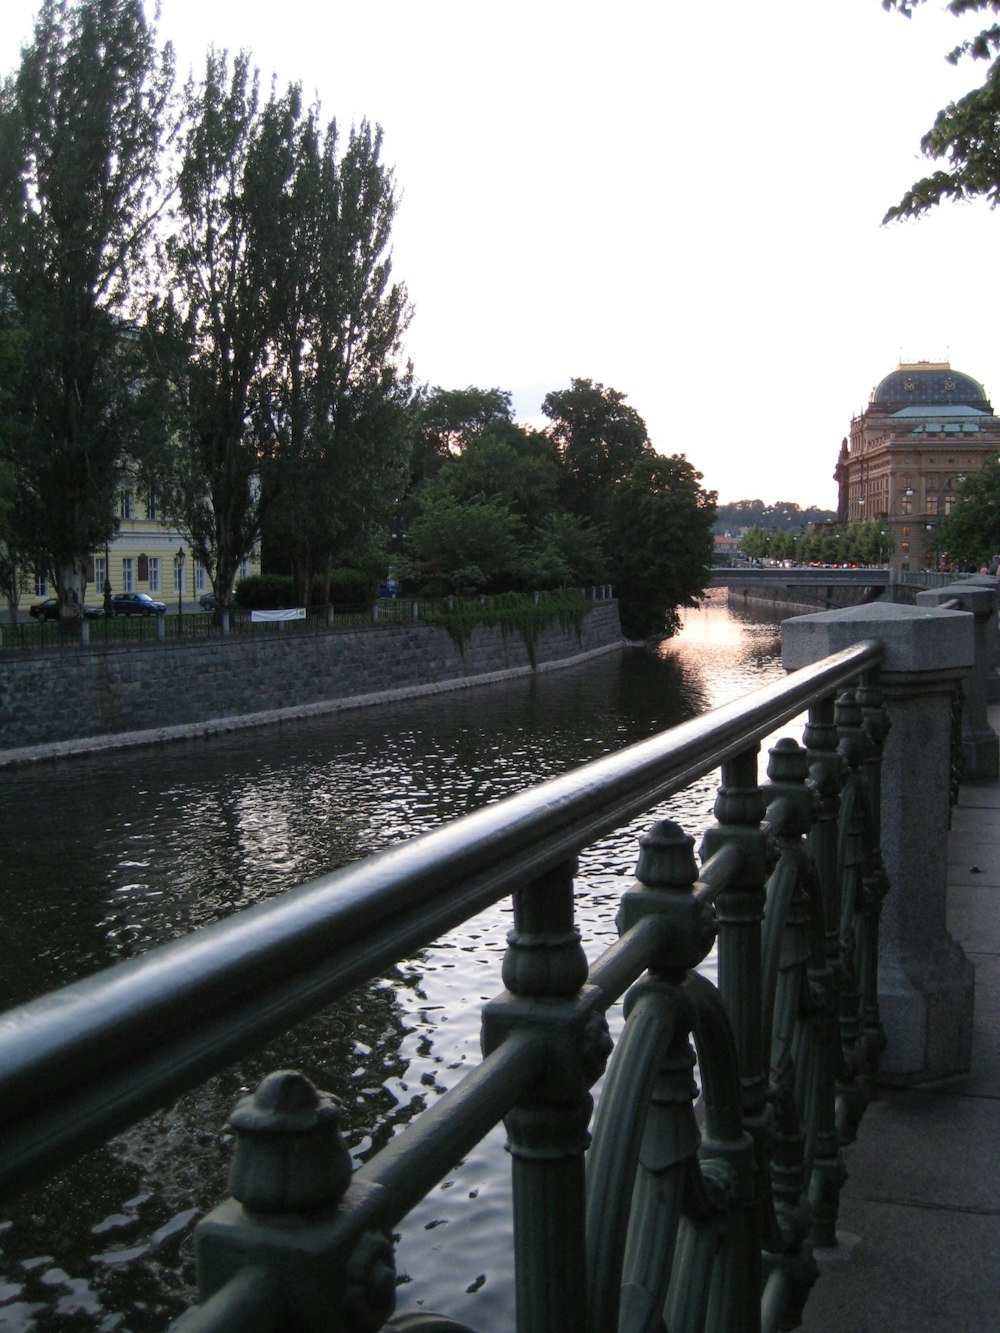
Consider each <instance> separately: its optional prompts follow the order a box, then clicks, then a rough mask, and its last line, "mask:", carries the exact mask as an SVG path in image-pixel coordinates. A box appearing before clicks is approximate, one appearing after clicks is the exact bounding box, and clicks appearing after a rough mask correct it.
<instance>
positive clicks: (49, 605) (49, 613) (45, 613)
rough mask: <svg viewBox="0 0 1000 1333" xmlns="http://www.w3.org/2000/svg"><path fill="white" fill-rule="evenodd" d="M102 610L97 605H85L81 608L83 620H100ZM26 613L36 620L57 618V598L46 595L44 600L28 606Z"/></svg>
mask: <svg viewBox="0 0 1000 1333" xmlns="http://www.w3.org/2000/svg"><path fill="white" fill-rule="evenodd" d="M103 614H104V612H103V611H102V610H101V608H100V607H99V606H85V607H84V608H83V618H84V620H100V618H101V616H103ZM28 615H29V616H34V618H35V619H36V620H58V619H59V598H58V597H46V599H45V601H44V602H36V603H35V605H34V606H29V607H28Z"/></svg>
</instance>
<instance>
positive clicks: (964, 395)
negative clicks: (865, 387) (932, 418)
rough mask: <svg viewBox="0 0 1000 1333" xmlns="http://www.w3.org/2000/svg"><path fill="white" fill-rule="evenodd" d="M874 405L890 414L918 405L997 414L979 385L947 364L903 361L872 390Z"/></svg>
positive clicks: (945, 362) (943, 362)
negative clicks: (970, 408)
mask: <svg viewBox="0 0 1000 1333" xmlns="http://www.w3.org/2000/svg"><path fill="white" fill-rule="evenodd" d="M871 403H872V406H878V407H881V408H883V409H888V410H889V411H893V410H898V409H899V408H902V407H911V406H916V405H919V406H921V407H930V406H939V407H950V408H955V407H960V406H962V405H965V406H966V407H977V408H980V409H981V410H983V411H986V412H992V410H993V409H992V408H991V407H990V404H989V400H988V399H987V397H986V390H985V389H984V388H983V386H982V385H981V384H980V383H979V381H978V380H974V379H973V378H972V376H971V375H965V374H963V373H962V372H961V371H959V370H952V368H951V366H950V365H949V363H948V362H947V361H901V362H900V363H899V365H898V366H897V367H896V369H895V370H894V371H893V372H892V373H891V374H890V375H886V377H885V379H884V380H882V382H881V383H880V384H879V385H878V386H877V387H876V388H875V389H873V390H872V396H871Z"/></svg>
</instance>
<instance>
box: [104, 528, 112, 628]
mask: <svg viewBox="0 0 1000 1333" xmlns="http://www.w3.org/2000/svg"><path fill="white" fill-rule="evenodd" d="M104 619H105V620H110V619H111V549H110V547H109V545H108V543H107V540H105V542H104Z"/></svg>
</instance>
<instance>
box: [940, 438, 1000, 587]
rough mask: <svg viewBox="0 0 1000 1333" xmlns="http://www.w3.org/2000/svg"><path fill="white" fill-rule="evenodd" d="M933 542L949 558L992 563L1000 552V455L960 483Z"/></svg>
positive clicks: (980, 563)
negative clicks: (953, 500)
mask: <svg viewBox="0 0 1000 1333" xmlns="http://www.w3.org/2000/svg"><path fill="white" fill-rule="evenodd" d="M934 543H935V546H936V547H937V548H938V550H939V551H941V552H942V553H947V557H948V559H949V560H952V561H959V562H961V563H963V564H970V565H972V566H973V567H976V568H978V567H979V566H980V565H989V564H991V562H992V561H993V559H994V558H995V556H996V555H997V553H998V552H1000V456H995V457H993V458H990V459H989V460H988V461H987V462H986V463H985V464H984V465H983V467H982V468H981V469H980V470H979V471H978V472H976V473H975V474H974V475H973V476H971V477H967V478H966V479H965V481H963V482H962V483H961V485H960V487H959V492H958V500H957V503H956V505H955V508H954V509H953V510H952V512H951V513H950V514H949V515H948V516H947V517H946V518H943V519H942V520H941V522H940V523H939V524H938V526H937V531H936V532H935V535H934Z"/></svg>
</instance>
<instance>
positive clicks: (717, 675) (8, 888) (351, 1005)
mask: <svg viewBox="0 0 1000 1333" xmlns="http://www.w3.org/2000/svg"><path fill="white" fill-rule="evenodd" d="M724 596H725V594H724V593H716V594H713V595H712V596H711V598H710V599H709V601H708V602H707V603H706V605H705V606H704V607H702V608H700V609H698V610H696V611H689V612H687V613H686V615H685V617H684V627H683V630H682V632H681V634H680V635H679V636H677V637H676V638H674V639H671V640H666V641H664V642H663V643H662V644H661V645H659V648H658V650H655V651H654V650H651V649H630V650H627V651H625V652H623V653H622V654H612V655H609V656H607V657H603V658H598V659H595V660H594V661H593V662H591V663H590V664H587V665H583V666H579V667H574V668H571V669H568V670H565V671H559V672H552V673H546V674H543V675H540V676H537V677H535V678H531V679H525V680H518V681H512V682H509V683H506V684H502V685H493V686H488V687H484V688H478V689H472V690H468V691H461V692H456V693H451V694H445V695H434V696H432V697H430V698H427V699H423V700H420V701H407V702H402V703H394V704H391V705H385V706H382V707H376V708H370V709H365V710H359V711H354V712H347V713H339V714H333V715H330V716H328V717H325V718H319V719H310V720H303V721H298V722H294V723H288V724H282V725H276V726H273V727H267V728H263V729H259V730H255V731H252V732H239V733H233V734H230V735H223V736H216V737H212V738H210V739H207V740H205V739H200V740H198V741H191V742H185V743H179V744H174V745H171V746H166V747H156V748H148V749H142V750H132V751H120V752H118V753H115V754H102V755H95V756H90V757H83V758H79V759H74V760H71V761H61V762H58V763H52V764H46V765H40V766H36V767H31V768H20V769H12V770H7V771H4V772H0V799H2V802H3V808H4V820H5V856H4V861H3V869H2V892H3V920H4V936H5V938H4V966H3V969H2V970H0V1007H2V1008H6V1007H8V1006H10V1005H13V1004H16V1003H18V1002H21V1001H23V1000H26V999H28V998H31V997H33V996H36V995H39V994H42V993H44V992H45V991H47V990H50V989H52V988H54V987H56V986H59V985H61V984H64V983H65V982H67V981H70V980H73V979H75V978H77V977H80V976H83V975H86V974H88V973H91V972H93V971H95V970H97V969H100V968H103V967H107V966H110V965H111V964H113V963H114V962H116V961H118V960H119V959H123V958H127V957H129V956H131V955H133V954H135V953H137V952H140V951H142V950H144V949H147V948H149V947H150V946H152V945H154V944H156V943H158V942H160V941H163V940H165V939H169V938H172V937H174V936H177V935H180V934H183V933H186V932H187V931H189V930H191V929H194V928H196V927H198V926H200V925H203V924H206V923H207V922H210V921H214V920H217V919H219V918H220V917H222V916H225V915H227V914H229V913H231V912H234V911H236V910H238V909H240V908H242V907H245V906H248V905H250V904H252V903H254V902H258V901H260V900H262V899H264V898H267V897H271V896H273V895H274V894H277V893H280V892H282V891H283V890H284V889H287V888H289V887H291V886H293V885H295V884H298V883H301V882H302V881H304V880H307V879H310V878H312V877H313V876H315V875H317V874H319V873H321V872H324V871H328V870H331V869H333V868H335V867H337V866H339V865H343V864H345V863H347V862H349V861H352V860H355V859H357V858H359V857H362V856H365V855H367V854H369V853H371V852H374V851H377V850H379V849H381V848H384V847H385V846H387V845H389V844H391V843H394V842H397V841H399V840H401V839H404V838H408V837H411V836H413V835H415V834H417V833H420V832H423V831H425V830H427V829H429V828H432V827H434V826H436V825H438V824H439V823H440V822H442V821H443V820H445V819H448V818H450V817H452V816H454V815H458V814H462V813H465V812H466V811H468V810H471V809H473V808H475V807H476V806H479V805H482V804H484V803H486V802H489V801H496V800H499V799H501V798H503V797H504V796H506V795H508V794H511V793H513V792H515V791H518V790H520V789H522V788H523V787H524V786H526V785H530V784H533V783H536V782H539V781H542V780H544V779H545V778H548V777H551V776H554V775H556V774H558V773H561V772H564V771H566V770H567V769H569V768H571V767H573V766H574V765H577V764H580V763H583V762H585V761H586V760H589V759H592V758H595V757H597V756H598V755H601V754H605V753H607V752H609V751H611V750H615V749H619V748H621V747H622V746H625V745H628V744H630V743H631V742H633V741H637V740H641V739H643V738H645V737H646V736H649V735H651V734H652V733H653V732H655V731H658V730H661V729H663V728H665V727H668V726H671V725H673V724H675V723H677V722H679V721H682V720H683V719H684V718H686V717H689V716H691V715H693V714H695V713H699V712H703V711H705V710H706V709H708V708H712V707H715V706H716V705H718V704H720V703H723V702H726V701H727V700H728V699H730V698H733V697H735V696H738V695H740V694H744V693H746V692H747V691H748V690H751V689H754V688H756V687H757V686H758V685H761V684H764V683H766V682H767V681H769V680H771V679H774V678H775V677H776V676H778V675H780V674H781V664H780V658H779V634H778V627H777V623H776V622H774V621H760V620H755V619H753V618H751V617H749V616H747V615H746V614H744V613H740V612H736V611H732V612H730V611H729V610H728V609H727V607H726V604H725V601H724ZM191 688H192V689H197V681H194V680H193V681H192V682H191ZM713 798H714V786H713V785H712V784H711V783H710V782H708V781H706V782H704V783H702V784H698V785H697V786H695V787H693V788H692V789H690V790H689V791H687V792H685V793H682V794H681V795H680V796H678V797H676V798H674V799H673V800H672V801H671V802H670V804H669V809H668V808H666V807H665V808H664V809H663V810H661V811H659V812H658V814H659V815H662V814H665V813H669V814H670V815H671V817H673V818H677V819H679V820H680V821H681V822H682V823H683V824H684V826H685V828H686V829H687V831H688V832H690V833H692V834H694V835H695V836H696V837H697V836H698V834H699V833H700V831H701V830H702V829H703V828H704V827H705V825H706V824H707V823H708V822H709V821H710V819H711V805H712V800H713ZM650 822H651V817H649V816H647V817H645V818H644V819H643V820H642V821H640V822H639V823H638V824H637V825H636V826H635V827H633V828H630V829H627V830H623V831H621V832H619V833H618V834H616V835H615V836H613V837H611V838H608V839H605V840H603V841H602V842H601V843H600V844H598V845H597V846H596V847H595V848H593V849H590V850H589V851H588V852H587V853H586V854H585V856H584V857H583V858H582V859H581V870H580V878H579V886H580V890H579V904H580V911H579V922H580V926H581V930H582V932H583V935H584V943H585V947H586V949H587V952H588V954H589V955H590V956H591V957H593V956H595V955H596V953H598V952H599V951H600V950H601V949H602V948H604V947H605V946H606V945H607V944H608V943H610V942H611V940H612V939H613V938H614V913H615V909H616V906H617V901H618V896H619V894H620V893H621V891H622V889H623V888H624V887H625V885H626V884H627V882H628V879H629V878H630V877H631V875H632V873H633V870H634V866H635V858H636V838H637V836H638V834H639V833H641V832H642V830H643V829H644V828H645V827H646V826H648V824H649V823H650ZM508 928H509V905H508V904H501V905H498V906H497V907H495V908H492V909H490V910H489V911H488V912H485V913H483V914H482V915H481V916H479V917H477V918H475V919H474V920H473V921H471V922H468V923H466V924H465V926H463V927H462V928H460V929H459V930H457V931H455V932H453V934H451V935H450V936H448V937H447V938H446V939H445V940H442V941H439V942H438V943H437V944H435V945H434V946H433V947H431V948H429V949H427V950H424V951H422V952H421V953H420V954H419V955H417V956H416V957H414V958H412V959H409V960H407V961H405V962H403V963H401V964H400V965H399V966H398V967H396V968H395V969H393V970H392V971H391V973H390V974H388V975H387V976H385V977H383V978H381V979H379V980H378V981H377V982H373V983H371V984H369V985H368V986H366V987H363V988H362V989H361V990H359V991H358V992H357V993H355V994H354V995H352V996H351V997H349V998H348V999H347V1000H345V1001H343V1002H341V1003H338V1004H337V1005H334V1006H332V1007H331V1008H329V1009H327V1010H325V1011H324V1012H323V1013H322V1014H320V1015H319V1016H317V1017H316V1018H315V1019H313V1020H311V1021H310V1022H309V1023H307V1024H305V1025H303V1026H302V1027H301V1028H299V1029H297V1030H295V1031H294V1032H292V1033H290V1034H288V1036H287V1037H285V1038H283V1039H281V1040H280V1041H277V1042H275V1043H273V1044H272V1046H271V1047H270V1048H269V1049H268V1050H266V1051H263V1052H261V1053H260V1054H259V1056H258V1057H257V1058H255V1059H254V1060H252V1061H245V1062H243V1063H242V1064H241V1065H240V1066H239V1067H238V1068H231V1069H226V1070H222V1071H220V1072H219V1073H218V1075H217V1076H216V1077H214V1078H213V1079H212V1080H210V1082H209V1083H208V1084H206V1085H205V1087H204V1088H202V1089H199V1090H198V1091H197V1093H193V1094H191V1095H190V1096H188V1097H184V1098H182V1099H180V1100H179V1101H178V1102H177V1103H176V1104H174V1105H173V1106H171V1107H170V1108H168V1109H166V1110H164V1111H163V1112H161V1113H159V1114H157V1115H155V1116H153V1117H150V1118H149V1119H148V1120H146V1121H144V1122H142V1123H141V1124H140V1125H137V1126H135V1127H133V1129H131V1130H130V1131H128V1132H127V1133H126V1134H124V1135H122V1136H121V1137H120V1138H118V1139H116V1140H114V1141H113V1142H112V1143H111V1144H109V1145H107V1146H106V1147H105V1148H102V1149H100V1150H99V1151H97V1152H94V1153H91V1154H89V1155H88V1156H87V1157H86V1158H85V1159H83V1160H82V1161H81V1162H79V1163H78V1164H77V1165H76V1166H74V1167H73V1168H72V1169H70V1170H68V1171H66V1172H64V1173H62V1174H61V1175H60V1176H59V1177H57V1178H54V1179H53V1180H50V1181H48V1182H47V1183H46V1184H44V1185H42V1186H41V1187H39V1188H38V1189H36V1190H34V1191H31V1192H29V1193H28V1194H27V1195H25V1196H22V1197H21V1198H20V1199H18V1200H17V1201H16V1203H15V1204H14V1206H13V1207H12V1208H10V1209H8V1211H7V1212H6V1213H5V1214H4V1216H3V1217H2V1219H0V1330H3V1333H7V1331H8V1330H9V1331H10V1333H22V1331H24V1330H31V1329H38V1330H49V1329H58V1330H63V1329H71V1328H77V1327H78V1328H87V1329H95V1328H96V1329H101V1330H130V1331H131V1333H145V1331H146V1330H160V1329H163V1328H164V1327H165V1326H166V1325H167V1324H168V1323H169V1322H170V1320H171V1319H172V1318H175V1317H176V1316H177V1314H179V1313H180V1311H181V1310H182V1309H183V1308H184V1307H185V1306H186V1305H187V1304H189V1303H190V1302H191V1300H192V1299H193V1292H194V1265H193V1247H192V1241H191V1236H192V1231H193V1227H194V1224H195V1222H196V1221H197V1219H198V1217H199V1216H201V1215H202V1213H203V1212H204V1211H205V1210H206V1209H208V1208H210V1207H211V1206H212V1204H213V1203H214V1202H215V1201H216V1200H218V1199H219V1198H220V1197H222V1195H224V1193H225V1172H226V1169H227V1165H228V1155H229V1146H230V1142H229V1136H228V1134H227V1132H226V1129H225V1122H226V1117H227V1114H228V1112H229V1111H230V1109H231V1108H232V1105H233V1102H234V1101H235V1099H236V1097H237V1096H239V1095H240V1093H241V1092H242V1091H244V1090H246V1089H247V1088H250V1087H253V1085H254V1084H255V1083H256V1082H257V1081H258V1079H259V1078H260V1077H262V1075H263V1074H264V1073H266V1072H267V1071H268V1070H270V1069H274V1068H286V1067H297V1068H302V1069H304V1070H305V1072H306V1073H307V1074H308V1075H309V1076H310V1077H311V1078H312V1079H313V1081H314V1082H316V1083H317V1084H318V1085H319V1086H320V1087H322V1088H325V1089H326V1090H328V1091H330V1092H333V1093H335V1094H336V1095H337V1096H339V1097H340V1098H341V1099H342V1101H343V1103H344V1119H345V1136H346V1138H347V1141H348V1144H349V1147H350V1150H351V1152H352V1154H353V1156H354V1158H355V1159H356V1160H357V1161H359V1162H360V1161H363V1160H365V1159H366V1158H367V1157H368V1156H369V1155H370V1154H371V1153H372V1152H373V1151H375V1150H376V1149H377V1148H378V1147H379V1146H380V1145H381V1144H382V1143H383V1142H385V1141H386V1139H387V1138H389V1137H391V1135H392V1134H393V1133H395V1132H396V1131H397V1130H398V1129H399V1128H400V1127H401V1126H403V1125H404V1124H405V1123H406V1122H407V1121H408V1120H409V1119H411V1118H412V1117H413V1116H414V1115H415V1114H417V1113H418V1112H419V1111H420V1110H421V1109H422V1108H423V1107H424V1106H425V1105H427V1104H428V1103H429V1102H430V1101H432V1100H433V1099H434V1098H435V1097H437V1096H439V1095H440V1094H441V1093H442V1092H443V1091H445V1090H446V1089H447V1088H448V1087H451V1086H452V1085H453V1084H454V1083H455V1082H456V1081H457V1080H458V1079H459V1078H460V1077H461V1076H462V1073H463V1072H464V1071H465V1069H467V1068H469V1067H471V1066H473V1065H474V1064H475V1063H476V1062H477V1061H478V1059H479V1011H480V1007H481V1005H482V1003H483V1002H484V1001H485V1000H487V999H489V998H490V997H491V996H492V995H494V994H496V993H497V992H498V991H499V990H500V989H501V988H502V987H501V983H500V979H499V978H500V964H501V960H502V956H503V949H504V943H505V934H506V931H507V929H508ZM509 1209H510V1199H509V1182H508V1162H507V1159H506V1155H505V1154H504V1152H503V1132H502V1129H498V1130H497V1131H496V1132H495V1133H494V1134H493V1135H491V1136H490V1137H489V1138H488V1139H487V1140H486V1141H485V1142H484V1143H483V1144H482V1145H480V1147H479V1149H477V1151H476V1152H475V1153H474V1154H473V1155H471V1156H470V1157H469V1158H468V1159H466V1160H465V1161H464V1162H463V1163H461V1164H458V1165H457V1167H456V1170H455V1171H454V1172H453V1173H451V1174H450V1175H449V1177H448V1178H447V1179H446V1180H445V1181H444V1182H442V1185H441V1187H440V1188H439V1189H438V1190H436V1191H434V1192H432V1194H431V1195H429V1196H428V1198H427V1199H426V1200H425V1201H424V1203H423V1204H422V1205H421V1206H420V1207H419V1208H418V1209H417V1210H415V1212H414V1213H413V1214H411V1215H410V1217H409V1218H408V1219H407V1222H406V1225H405V1227H404V1228H403V1229H402V1232H401V1237H400V1242H399V1245H398V1249H397V1264H398V1271H399V1275H400V1287H399V1292H398V1304H397V1309H398V1310H401V1311H402V1310H409V1309H413V1310H420V1309H435V1310H438V1311H440V1312H443V1313H447V1314H451V1315H452V1316H453V1317H455V1318H460V1319H465V1320H467V1321H468V1322H469V1323H470V1324H472V1325H473V1326H474V1327H476V1328H477V1329H480V1330H482V1331H483V1333H494V1331H495V1333H502V1331H503V1330H506V1329H509V1328H510V1327H511V1326H512V1316H511V1290H512V1272H511V1260H510V1255H509V1247H508V1245H507V1244H506V1243H505V1241H506V1238H507V1237H508V1236H509V1229H510V1217H509Z"/></svg>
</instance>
